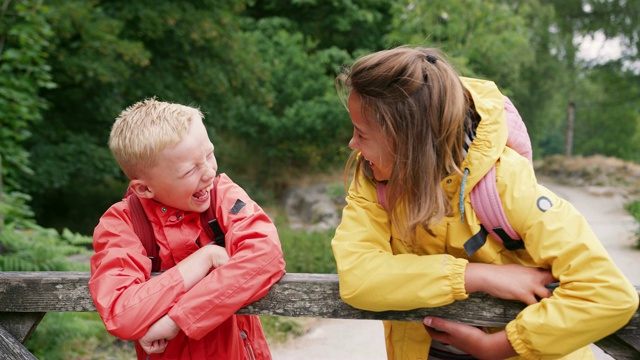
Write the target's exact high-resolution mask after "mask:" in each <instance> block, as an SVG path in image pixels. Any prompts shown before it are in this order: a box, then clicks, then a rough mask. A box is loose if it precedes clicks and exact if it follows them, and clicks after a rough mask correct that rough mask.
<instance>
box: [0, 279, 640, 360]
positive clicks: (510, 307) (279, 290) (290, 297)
mask: <svg viewBox="0 0 640 360" xmlns="http://www.w3.org/2000/svg"><path fill="white" fill-rule="evenodd" d="M88 281H89V273H86V272H0V356H1V358H2V359H16V360H17V359H20V360H22V359H35V357H34V356H33V354H31V353H30V352H29V351H28V350H27V349H26V348H25V347H24V346H23V345H22V344H24V343H25V342H26V341H27V340H28V339H29V337H30V336H31V334H32V333H33V331H34V330H35V329H36V327H37V326H38V323H39V322H40V320H41V319H42V318H43V317H44V315H45V314H46V313H47V312H87V311H96V309H95V307H94V305H93V301H92V300H91V297H90V296H89V289H88V286H87V282H88ZM636 289H638V290H639V291H640V288H638V287H636ZM524 306H525V305H524V304H522V303H520V302H517V301H508V300H501V299H496V298H493V297H491V296H489V295H485V294H472V295H471V296H470V297H469V298H468V299H467V300H464V301H456V302H454V303H453V304H451V305H447V306H442V307H438V308H430V309H418V310H412V311H385V312H371V311H363V310H358V309H354V308H352V307H351V306H349V305H347V304H345V303H344V302H343V301H342V300H341V299H340V295H339V292H338V277H337V275H330V274H286V275H285V276H284V277H283V278H282V279H281V280H280V281H279V282H278V283H277V284H275V285H274V286H273V287H272V289H271V290H270V292H269V294H268V295H267V296H266V297H264V298H263V299H261V300H259V301H257V302H255V303H252V304H250V305H249V306H247V307H245V308H243V309H241V310H240V311H239V312H238V313H242V314H255V315H271V316H290V317H315V318H333V319H378V320H403V321H422V319H423V318H424V317H425V316H427V315H429V316H438V317H443V318H447V319H450V320H455V321H459V322H462V323H466V324H470V325H477V326H504V325H506V324H507V323H508V322H509V321H511V320H512V319H514V318H515V317H516V315H517V314H518V313H519V312H520V311H521V310H522V309H523V308H524ZM587 311H588V310H587ZM585 326H588V324H585ZM596 345H597V346H599V347H600V348H601V349H603V350H604V352H605V353H607V354H609V355H610V356H611V357H613V358H614V359H617V360H620V359H636V360H637V359H640V311H637V312H636V314H635V315H634V316H633V318H632V319H631V321H630V322H629V323H628V324H627V325H626V326H625V327H623V328H622V329H620V330H618V331H617V332H616V333H614V334H612V335H610V336H608V337H606V338H604V339H602V340H600V341H598V342H596Z"/></svg>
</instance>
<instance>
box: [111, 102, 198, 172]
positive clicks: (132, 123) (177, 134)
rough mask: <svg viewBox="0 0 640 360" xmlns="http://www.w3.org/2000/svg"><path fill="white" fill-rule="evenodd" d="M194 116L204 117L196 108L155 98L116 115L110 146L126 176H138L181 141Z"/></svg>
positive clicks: (138, 103)
mask: <svg viewBox="0 0 640 360" xmlns="http://www.w3.org/2000/svg"><path fill="white" fill-rule="evenodd" d="M194 119H203V115H202V112H200V110H199V109H197V108H193V107H190V106H185V105H180V104H172V103H168V102H162V101H157V100H156V99H155V97H154V98H151V99H146V100H143V101H140V102H137V103H135V104H133V105H131V106H130V107H128V108H127V109H126V110H124V111H123V112H122V113H121V114H120V115H119V116H118V118H116V121H115V123H114V124H113V127H112V128H111V135H110V136H109V148H110V149H111V152H112V153H113V156H114V157H115V158H116V160H117V161H118V164H119V165H120V168H121V169H122V171H123V172H124V173H125V175H127V177H128V178H129V179H136V178H139V177H140V176H142V175H143V174H144V172H145V171H146V170H147V169H149V168H150V167H153V166H154V165H155V164H156V161H157V160H158V157H159V155H160V153H161V152H162V151H163V150H164V149H165V148H167V147H170V146H174V145H176V144H178V143H179V142H180V140H182V138H183V137H184V135H185V134H186V133H187V131H188V130H189V126H190V125H191V121H193V120H194Z"/></svg>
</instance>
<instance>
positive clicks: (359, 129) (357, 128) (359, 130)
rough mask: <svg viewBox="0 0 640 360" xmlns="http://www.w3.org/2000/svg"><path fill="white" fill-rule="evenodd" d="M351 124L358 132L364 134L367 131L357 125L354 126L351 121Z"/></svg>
mask: <svg viewBox="0 0 640 360" xmlns="http://www.w3.org/2000/svg"><path fill="white" fill-rule="evenodd" d="M351 124H352V125H353V127H354V128H355V129H356V130H358V132H361V133H363V134H366V133H367V132H366V131H362V129H361V128H359V127H357V126H356V124H354V123H351Z"/></svg>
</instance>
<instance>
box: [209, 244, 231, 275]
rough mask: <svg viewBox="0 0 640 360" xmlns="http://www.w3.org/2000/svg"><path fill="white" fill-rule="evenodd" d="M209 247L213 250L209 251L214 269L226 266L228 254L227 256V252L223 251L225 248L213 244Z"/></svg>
mask: <svg viewBox="0 0 640 360" xmlns="http://www.w3.org/2000/svg"><path fill="white" fill-rule="evenodd" d="M211 247H212V248H213V251H211V252H212V257H211V260H212V265H213V268H214V269H215V268H219V267H220V266H222V265H224V264H226V263H227V261H229V254H227V250H225V248H223V247H221V246H217V245H213V243H212V244H211Z"/></svg>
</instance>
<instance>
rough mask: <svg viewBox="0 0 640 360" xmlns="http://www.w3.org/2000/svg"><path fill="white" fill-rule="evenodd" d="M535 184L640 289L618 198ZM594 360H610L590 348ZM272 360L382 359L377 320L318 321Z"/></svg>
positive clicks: (639, 270) (639, 265)
mask: <svg viewBox="0 0 640 360" xmlns="http://www.w3.org/2000/svg"><path fill="white" fill-rule="evenodd" d="M541 183H542V184H544V185H545V186H547V187H548V188H549V189H551V190H552V191H554V192H555V193H557V194H558V195H559V196H561V197H563V198H565V199H567V200H569V201H570V202H571V203H572V204H573V205H574V206H575V207H576V208H577V209H578V210H579V211H580V212H582V214H583V215H584V216H585V217H586V218H587V220H588V221H589V223H590V224H591V226H592V228H593V230H594V231H595V233H596V234H597V235H598V237H599V238H600V240H601V241H602V243H603V244H604V246H605V248H606V249H607V251H608V252H609V254H610V255H611V258H612V259H613V260H614V261H615V262H616V264H618V266H619V267H620V268H621V269H622V271H623V272H624V273H625V275H626V276H627V277H628V278H629V280H631V282H633V283H634V284H635V285H640V251H639V250H635V249H633V245H634V244H635V241H636V240H635V238H634V236H635V235H634V234H635V231H636V229H637V228H638V225H637V223H636V222H635V220H634V219H633V217H632V216H631V215H629V214H628V213H627V212H626V211H625V210H624V207H623V206H624V203H625V202H626V200H625V199H624V197H623V196H622V195H620V194H618V193H616V192H615V191H612V190H610V189H603V188H595V187H573V186H566V185H559V184H556V183H554V182H551V181H550V180H548V179H541ZM592 348H593V349H594V352H595V353H596V358H597V359H598V360H605V359H612V358H611V357H610V356H608V355H606V354H604V353H603V352H602V351H601V350H600V349H598V348H597V347H595V346H592ZM272 353H273V358H274V360H294V359H295V360H297V359H307V360H328V359H349V360H360V359H363V360H364V359H368V360H385V359H386V354H385V350H384V333H383V330H382V324H381V322H380V321H374V320H327V319H318V320H317V322H316V323H315V325H314V326H313V327H312V329H311V330H310V331H309V332H308V333H307V334H305V335H304V336H301V337H299V338H297V339H295V340H293V341H291V342H289V343H287V344H283V345H275V346H274V347H273V348H272Z"/></svg>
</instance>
